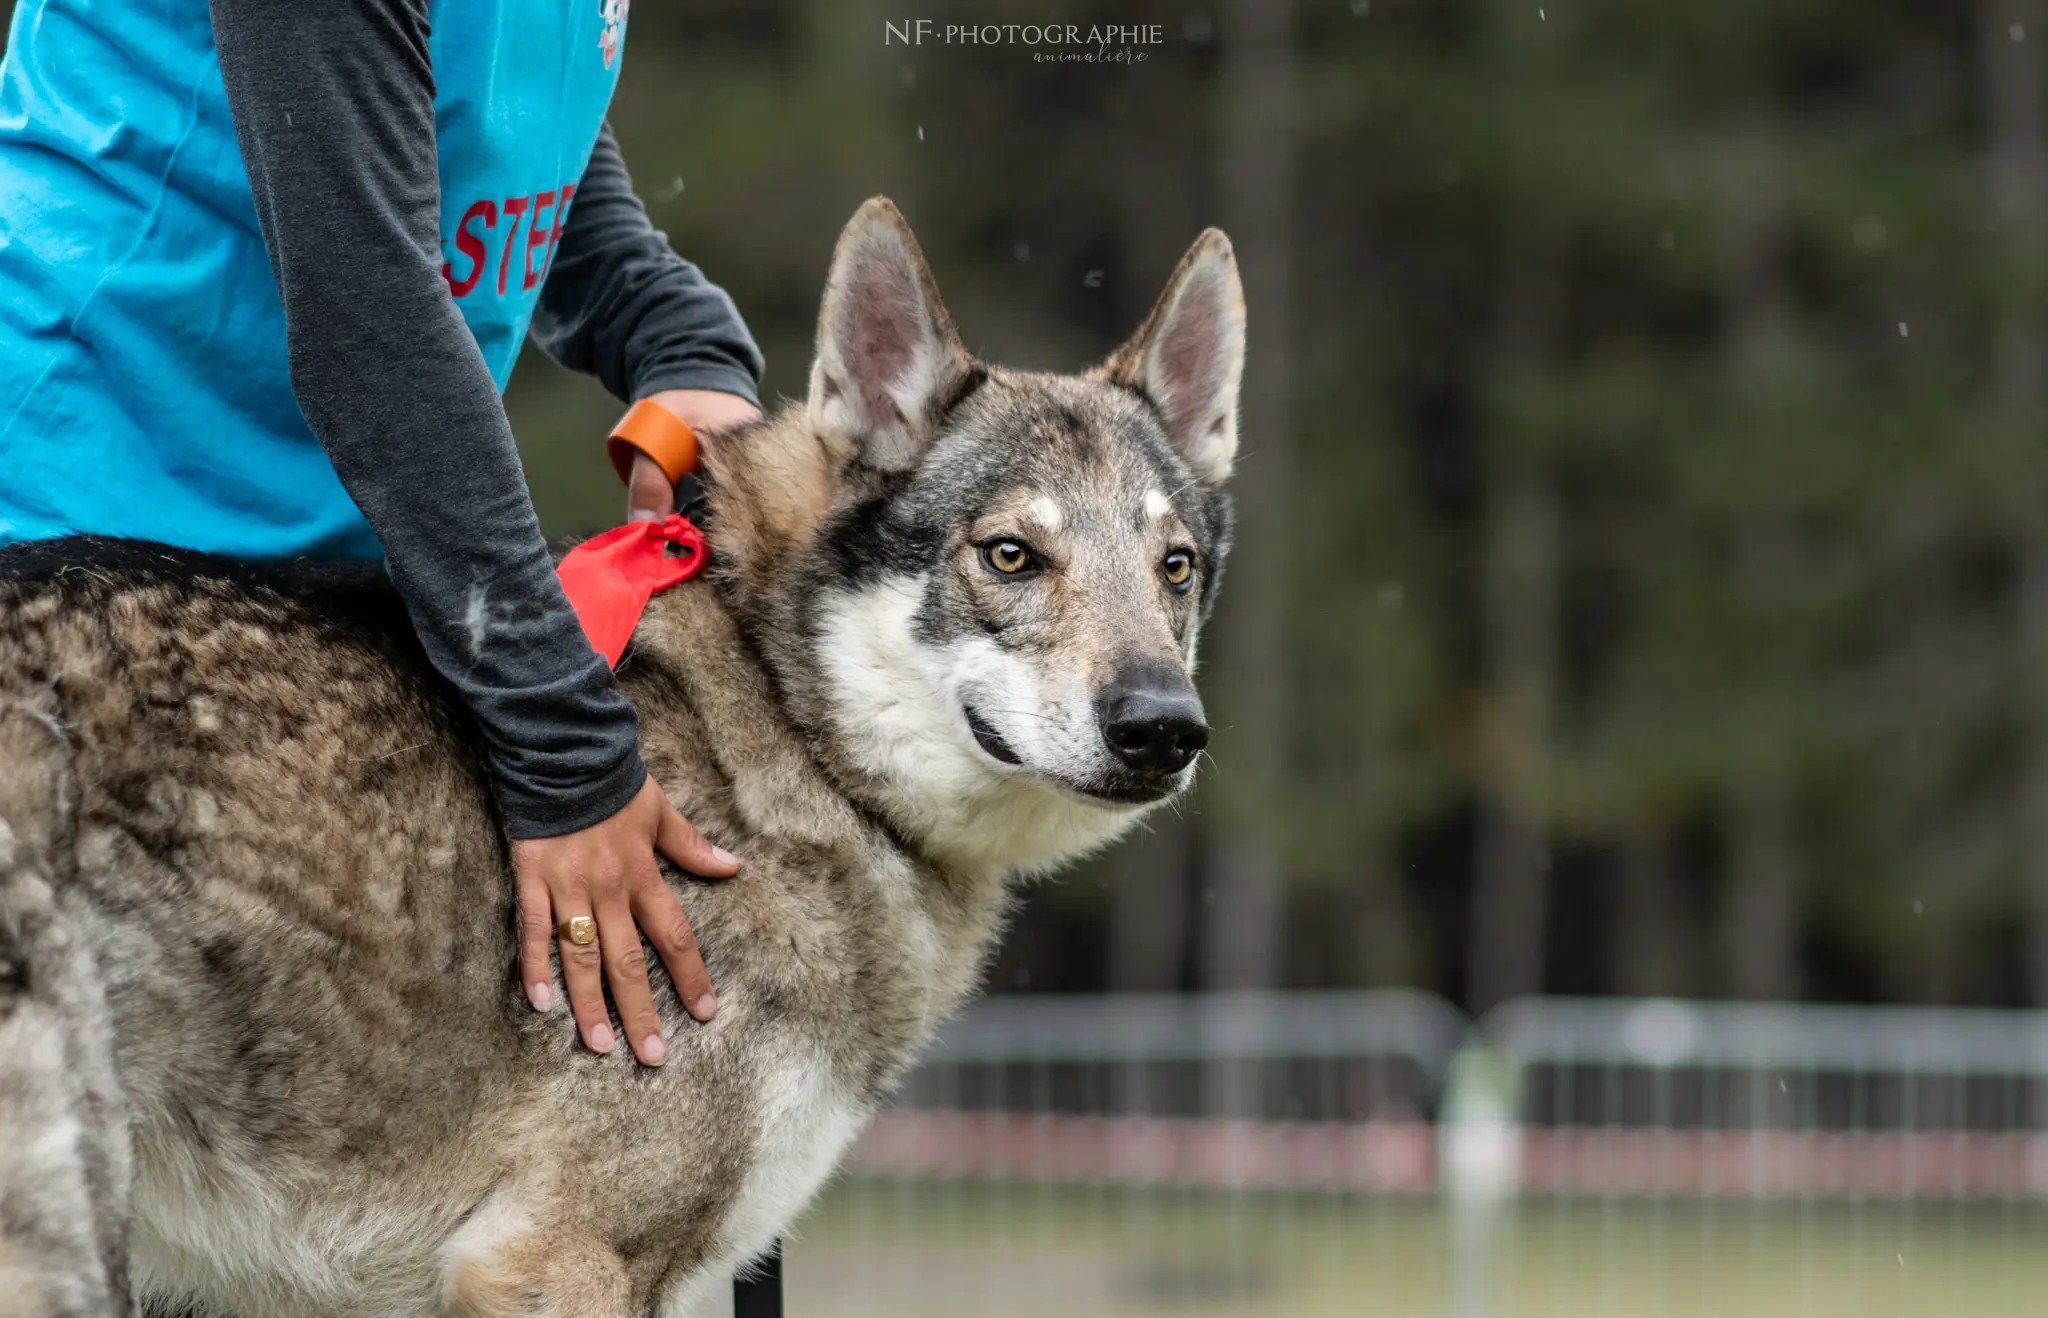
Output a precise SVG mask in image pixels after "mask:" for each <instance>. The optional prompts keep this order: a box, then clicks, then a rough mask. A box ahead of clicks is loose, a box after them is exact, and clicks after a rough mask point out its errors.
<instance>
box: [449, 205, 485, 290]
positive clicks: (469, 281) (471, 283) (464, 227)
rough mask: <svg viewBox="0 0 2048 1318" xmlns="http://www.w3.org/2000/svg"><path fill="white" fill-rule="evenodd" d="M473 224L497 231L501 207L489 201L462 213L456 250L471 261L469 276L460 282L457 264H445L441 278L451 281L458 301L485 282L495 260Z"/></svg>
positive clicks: (456, 228)
mask: <svg viewBox="0 0 2048 1318" xmlns="http://www.w3.org/2000/svg"><path fill="white" fill-rule="evenodd" d="M473 220H482V221H483V226H484V228H486V229H490V228H495V227H496V226H497V223H498V207H497V204H496V203H495V202H492V201H490V200H488V199H486V200H484V201H475V202H471V203H470V206H469V209H468V210H466V211H464V212H462V221H461V223H459V224H457V225H456V226H455V250H456V251H458V252H460V253H461V254H462V255H464V256H466V257H468V258H469V273H468V274H466V275H464V276H463V277H462V278H460V279H457V278H456V277H455V268H454V264H453V263H452V262H448V261H443V262H442V263H441V278H443V279H445V280H447V281H448V291H449V293H451V294H453V295H454V296H456V297H461V296H463V295H464V294H466V293H468V292H469V290H470V289H472V288H475V287H476V281H477V280H479V279H481V278H483V275H484V266H485V265H486V264H488V263H489V262H490V259H491V253H490V249H489V248H487V247H485V246H484V240H483V238H482V237H481V236H480V235H478V234H476V233H474V232H472V231H471V229H470V222H471V221H473Z"/></svg>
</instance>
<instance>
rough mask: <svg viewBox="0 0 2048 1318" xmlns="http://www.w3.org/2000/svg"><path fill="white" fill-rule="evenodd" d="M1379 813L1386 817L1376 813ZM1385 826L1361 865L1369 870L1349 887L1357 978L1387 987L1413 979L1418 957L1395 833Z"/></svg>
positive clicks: (1376, 833)
mask: <svg viewBox="0 0 2048 1318" xmlns="http://www.w3.org/2000/svg"><path fill="white" fill-rule="evenodd" d="M1375 814H1376V817H1377V818H1384V816H1379V815H1378V814H1377V812H1375ZM1387 831H1388V830H1387V829H1386V828H1385V827H1384V826H1382V827H1380V828H1376V829H1373V830H1372V831H1371V836H1370V838H1369V840H1368V842H1367V843H1366V845H1365V847H1364V849H1363V854H1362V855H1360V856H1359V858H1358V863H1359V867H1360V868H1361V869H1363V870H1364V871H1365V873H1364V874H1362V875H1361V876H1360V878H1359V881H1358V883H1357V884H1356V886H1355V887H1353V888H1352V889H1351V892H1352V901H1351V905H1350V913H1351V918H1352V922H1353V923H1352V928H1353V930H1354V931H1355V937H1354V939H1353V942H1352V946H1353V947H1355V948H1356V949H1357V953H1358V980H1359V982H1360V983H1362V984H1364V985H1365V986H1367V987H1368V988H1389V987H1394V986H1397V985H1403V984H1411V983H1413V982H1415V972H1416V965H1415V956H1414V949H1413V946H1412V944H1411V942H1410V932H1411V931H1410V929H1409V925H1408V922H1409V918H1410V917H1409V911H1408V891H1407V886H1406V883H1405V881H1404V879H1403V877H1402V874H1401V864H1400V858H1399V856H1398V855H1397V854H1396V850H1397V848H1396V843H1395V841H1394V839H1393V838H1392V837H1388V836H1384V835H1385V834H1386V832H1387Z"/></svg>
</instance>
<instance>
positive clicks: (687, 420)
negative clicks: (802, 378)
mask: <svg viewBox="0 0 2048 1318" xmlns="http://www.w3.org/2000/svg"><path fill="white" fill-rule="evenodd" d="M646 401H648V402H651V403H657V404H659V405H660V406H661V407H662V408H663V410H665V411H667V412H668V413H669V414H670V415H672V416H674V417H675V418H676V419H677V420H679V421H681V422H683V423H684V424H685V425H687V426H689V427H690V428H691V429H692V430H694V431H696V432H697V436H698V438H699V439H709V438H710V437H711V436H713V435H716V434H719V433H720V432H721V431H727V430H736V429H738V428H739V427H741V426H744V425H750V424H752V423H753V422H755V421H759V420H760V419H761V409H760V408H759V407H757V406H755V404H754V401H753V400H752V399H751V398H745V397H742V396H741V395H739V394H735V393H728V392H726V391H725V390H722V389H660V390H656V391H655V392H654V393H651V394H648V395H647V397H646Z"/></svg>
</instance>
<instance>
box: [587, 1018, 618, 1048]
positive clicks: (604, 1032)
mask: <svg viewBox="0 0 2048 1318" xmlns="http://www.w3.org/2000/svg"><path fill="white" fill-rule="evenodd" d="M612 1043H613V1039H612V1027H611V1026H609V1025H600V1026H598V1027H597V1028H596V1029H593V1030H592V1031H591V1032H590V1051H592V1052H594V1053H608V1052H610V1051H611V1050H612Z"/></svg>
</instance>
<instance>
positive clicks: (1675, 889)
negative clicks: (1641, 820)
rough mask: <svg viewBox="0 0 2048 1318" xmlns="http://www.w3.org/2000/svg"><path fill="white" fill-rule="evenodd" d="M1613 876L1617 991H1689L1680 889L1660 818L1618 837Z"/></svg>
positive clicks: (1689, 969) (1691, 985) (1641, 993)
mask: <svg viewBox="0 0 2048 1318" xmlns="http://www.w3.org/2000/svg"><path fill="white" fill-rule="evenodd" d="M1614 877H1615V884H1614V888H1615V892H1614V898H1615V903H1614V905H1615V910H1614V916H1615V919H1614V931H1613V934H1612V936H1611V939H1610V944H1609V945H1610V947H1611V948H1612V949H1613V965H1612V968H1611V972H1610V973H1611V974H1612V975H1613V977H1614V987H1615V989H1616V991H1618V992H1621V993H1625V994H1629V995H1631V996H1634V997H1677V996H1681V995H1684V994H1687V993H1691V992H1692V991H1693V990H1694V988H1695V985H1694V983H1693V975H1692V963H1693V957H1692V956H1691V952H1692V946H1691V939H1690V935H1689V931H1688V928H1687V925H1688V922H1687V921H1686V919H1685V917H1684V912H1683V905H1684V896H1685V894H1684V892H1683V890H1682V889H1681V887H1680V885H1679V882H1678V871H1677V870H1676V868H1675V867H1674V866H1673V863H1672V855H1671V838H1670V835H1669V833H1668V831H1667V830H1666V829H1665V828H1664V826H1663V825H1662V824H1661V823H1655V822H1648V823H1645V824H1643V825H1642V826H1641V827H1640V828H1638V829H1636V830H1635V831H1634V832H1633V833H1631V834H1630V835H1629V836H1628V837H1627V838H1625V839H1623V841H1622V846H1621V856H1620V863H1619V864H1617V865H1616V866H1615V876H1614Z"/></svg>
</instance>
